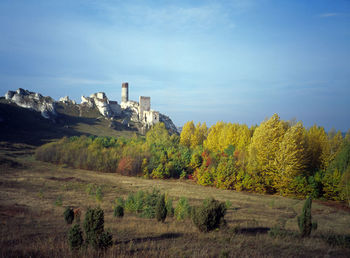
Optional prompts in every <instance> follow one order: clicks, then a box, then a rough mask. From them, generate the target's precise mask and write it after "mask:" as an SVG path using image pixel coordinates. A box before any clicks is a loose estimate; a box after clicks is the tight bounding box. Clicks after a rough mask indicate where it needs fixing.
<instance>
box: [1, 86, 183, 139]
mask: <svg viewBox="0 0 350 258" xmlns="http://www.w3.org/2000/svg"><path fill="white" fill-rule="evenodd" d="M5 98H6V99H7V100H9V101H11V102H13V103H16V104H17V105H18V106H20V107H23V108H30V109H33V110H35V111H38V112H41V115H42V116H43V117H45V118H48V119H49V118H50V119H51V118H54V117H56V116H57V113H56V110H55V103H56V102H55V101H54V100H53V99H52V98H51V97H44V96H42V95H41V94H39V93H35V92H30V91H28V90H24V89H21V88H20V89H18V90H17V91H8V92H7V93H6V94H5ZM144 98H145V97H143V99H142V100H144ZM146 98H149V97H146ZM140 100H141V98H140ZM59 102H62V103H64V104H74V105H76V103H75V101H73V100H71V99H69V97H68V96H65V97H62V98H60V99H59ZM141 102H142V101H141ZM141 104H142V103H141ZM144 104H145V105H142V106H140V103H139V102H136V101H132V100H129V101H125V102H122V103H121V105H119V104H118V102H117V101H110V100H109V99H108V98H107V96H106V94H105V93H104V92H98V93H94V94H91V95H90V97H85V96H82V97H81V104H80V105H85V106H88V107H89V108H97V109H98V111H99V112H100V114H101V115H102V116H104V117H106V118H113V117H121V118H124V120H123V124H126V125H129V121H132V122H135V123H138V125H139V126H141V129H142V131H144V132H146V131H147V129H148V128H150V127H151V126H152V125H154V124H156V123H159V122H163V123H164V124H165V127H166V128H167V129H168V130H169V131H170V132H171V133H177V128H176V127H175V125H174V124H173V122H172V121H171V119H170V118H169V117H167V116H165V115H163V114H161V113H159V112H158V111H154V110H151V109H150V101H149V100H148V99H146V102H145V103H144ZM146 104H147V105H146Z"/></svg>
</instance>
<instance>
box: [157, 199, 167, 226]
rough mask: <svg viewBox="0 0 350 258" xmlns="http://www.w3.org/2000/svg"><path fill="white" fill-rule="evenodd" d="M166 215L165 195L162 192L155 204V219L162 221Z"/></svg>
mask: <svg viewBox="0 0 350 258" xmlns="http://www.w3.org/2000/svg"><path fill="white" fill-rule="evenodd" d="M166 215H167V209H166V206H165V195H164V194H162V195H161V196H160V197H159V198H158V201H157V204H156V219H157V221H161V222H164V221H165V218H166Z"/></svg>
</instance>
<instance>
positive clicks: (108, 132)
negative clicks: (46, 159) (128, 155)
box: [0, 98, 137, 145]
mask: <svg viewBox="0 0 350 258" xmlns="http://www.w3.org/2000/svg"><path fill="white" fill-rule="evenodd" d="M56 111H57V117H56V118H55V119H54V120H52V119H46V118H44V117H43V116H42V115H41V113H40V112H37V111H34V110H31V109H27V108H22V107H19V106H17V105H16V104H14V103H11V102H9V101H7V100H5V99H4V98H0V141H9V142H16V143H27V144H31V145H41V144H43V143H45V142H47V141H49V140H52V139H58V138H62V137H63V136H73V135H82V134H85V135H96V136H114V137H118V136H126V137H129V136H132V135H134V134H135V133H137V129H136V128H134V127H132V125H131V127H130V128H128V127H126V126H123V125H122V124H121V121H118V120H114V121H113V122H112V121H109V120H108V119H106V118H104V117H101V115H100V114H99V113H98V112H97V110H95V109H86V110H82V111H81V112H80V111H79V110H76V108H75V107H74V105H69V104H58V105H57V110H56Z"/></svg>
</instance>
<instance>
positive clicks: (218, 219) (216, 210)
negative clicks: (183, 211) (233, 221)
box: [191, 198, 226, 232]
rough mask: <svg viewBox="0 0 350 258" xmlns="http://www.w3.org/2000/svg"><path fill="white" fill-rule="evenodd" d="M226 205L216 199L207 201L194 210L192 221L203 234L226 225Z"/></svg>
mask: <svg viewBox="0 0 350 258" xmlns="http://www.w3.org/2000/svg"><path fill="white" fill-rule="evenodd" d="M225 214H226V205H225V203H223V202H219V201H217V200H215V199H213V198H212V199H209V200H205V201H204V202H203V204H202V205H201V206H199V207H196V208H194V209H193V210H192V214H191V217H192V221H193V223H194V224H195V225H196V227H197V228H198V229H199V230H200V231H201V232H209V231H211V230H214V229H216V228H218V227H220V226H221V225H224V224H225V220H224V217H225Z"/></svg>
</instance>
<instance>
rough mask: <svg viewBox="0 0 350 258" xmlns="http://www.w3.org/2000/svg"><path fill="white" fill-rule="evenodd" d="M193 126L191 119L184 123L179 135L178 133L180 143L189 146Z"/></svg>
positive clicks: (193, 129)
mask: <svg viewBox="0 0 350 258" xmlns="http://www.w3.org/2000/svg"><path fill="white" fill-rule="evenodd" d="M194 131H195V127H194V123H193V121H189V122H187V123H186V124H184V126H183V128H182V131H181V135H180V144H182V145H184V146H186V147H190V146H191V137H192V135H193V134H194Z"/></svg>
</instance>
